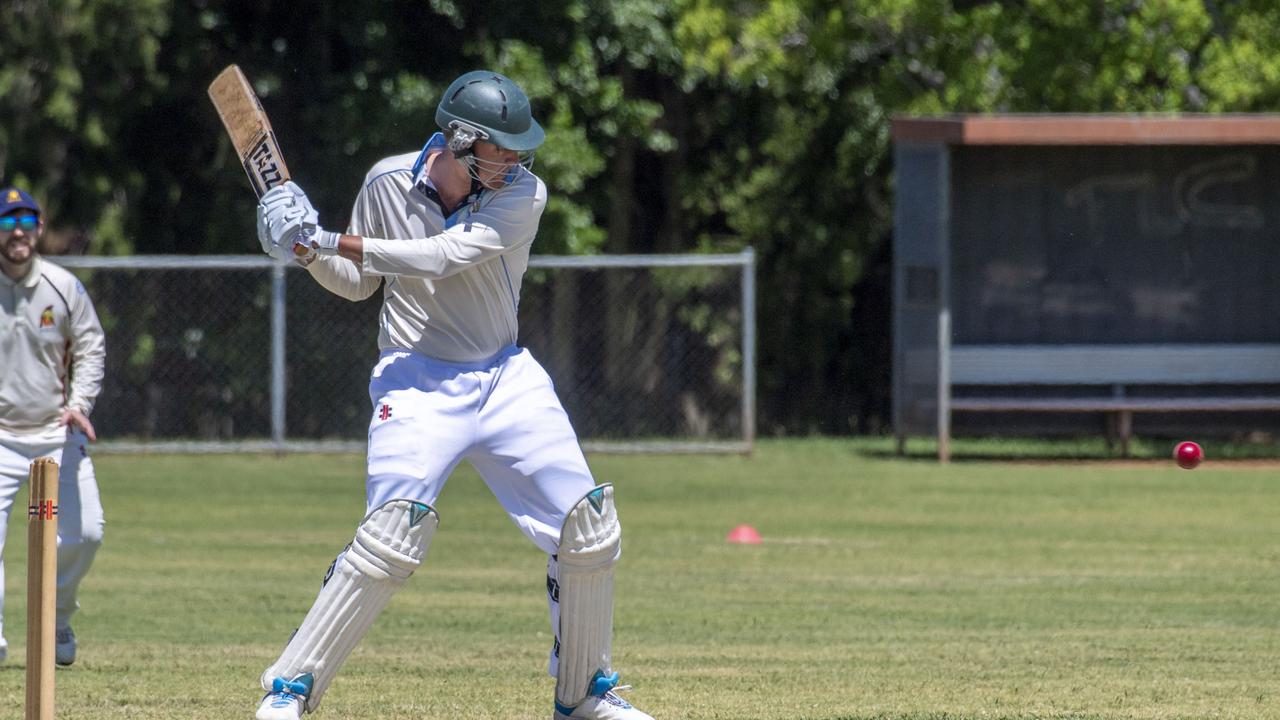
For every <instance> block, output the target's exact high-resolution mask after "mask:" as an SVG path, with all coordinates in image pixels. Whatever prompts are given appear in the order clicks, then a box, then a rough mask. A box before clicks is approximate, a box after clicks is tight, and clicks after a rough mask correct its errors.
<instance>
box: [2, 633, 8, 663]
mask: <svg viewBox="0 0 1280 720" xmlns="http://www.w3.org/2000/svg"><path fill="white" fill-rule="evenodd" d="M7 657H9V643H7V642H5V639H4V638H0V663H2V662H4V661H5V658H7Z"/></svg>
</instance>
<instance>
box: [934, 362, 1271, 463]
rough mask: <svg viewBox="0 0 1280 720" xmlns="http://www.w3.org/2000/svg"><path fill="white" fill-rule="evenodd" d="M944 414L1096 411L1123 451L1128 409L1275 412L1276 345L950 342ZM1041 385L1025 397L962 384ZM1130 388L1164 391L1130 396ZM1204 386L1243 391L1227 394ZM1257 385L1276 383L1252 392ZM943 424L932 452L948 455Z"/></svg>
mask: <svg viewBox="0 0 1280 720" xmlns="http://www.w3.org/2000/svg"><path fill="white" fill-rule="evenodd" d="M949 360H950V362H949V363H948V365H949V373H950V379H951V393H950V411H951V412H952V413H955V412H1002V413H1011V412H1049V413H1104V414H1106V415H1107V418H1108V423H1109V424H1108V439H1118V440H1119V444H1120V450H1121V453H1122V454H1125V455H1127V454H1128V451H1129V440H1130V437H1131V435H1132V429H1133V415H1134V413H1175V412H1257V411H1280V344H1222V345H1056V346H1055V345H956V346H952V348H951V353H950V358H949ZM1016 386H1028V387H1034V386H1041V387H1039V388H1037V389H1036V390H1035V392H1034V393H1032V394H1030V395H1029V396H1028V397H1011V396H1009V395H1008V394H1000V393H995V392H988V393H987V394H986V395H982V394H981V393H980V392H979V393H977V394H975V393H974V392H972V391H970V392H966V390H965V388H967V387H975V388H977V387H982V388H1001V389H1004V388H1013V387H1016ZM1072 386H1077V387H1078V386H1091V387H1095V388H1097V389H1098V390H1099V392H1098V394H1097V395H1096V396H1094V395H1090V396H1087V397H1077V396H1068V395H1067V394H1065V393H1059V395H1058V396H1054V395H1053V393H1052V391H1051V390H1050V389H1049V388H1050V387H1072ZM1131 386H1142V387H1143V388H1144V389H1154V388H1157V387H1158V386H1166V387H1161V388H1160V389H1161V390H1164V392H1161V393H1159V395H1155V394H1152V395H1149V396H1143V395H1130V394H1129V388H1130V387H1131ZM1209 386H1215V387H1216V388H1220V389H1230V388H1231V387H1232V386H1237V387H1240V388H1247V389H1248V390H1247V391H1246V392H1244V393H1239V392H1237V393H1236V394H1232V395H1222V394H1214V393H1210V392H1208V389H1209ZM1258 386H1277V387H1272V388H1266V391H1265V392H1258V390H1257V388H1258ZM949 434H950V433H949V423H945V424H944V427H941V428H940V429H939V437H938V453H939V456H940V457H941V458H942V459H944V460H945V459H946V456H947V454H948V453H949V445H950V437H949Z"/></svg>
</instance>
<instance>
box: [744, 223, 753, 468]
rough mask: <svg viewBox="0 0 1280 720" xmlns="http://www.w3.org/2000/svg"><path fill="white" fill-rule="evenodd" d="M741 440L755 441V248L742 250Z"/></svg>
mask: <svg viewBox="0 0 1280 720" xmlns="http://www.w3.org/2000/svg"><path fill="white" fill-rule="evenodd" d="M742 256H743V259H744V262H743V263H742V439H743V441H744V442H746V444H747V452H751V448H752V447H753V446H754V445H755V441H756V251H755V250H754V249H753V248H745V249H744V250H743V251H742Z"/></svg>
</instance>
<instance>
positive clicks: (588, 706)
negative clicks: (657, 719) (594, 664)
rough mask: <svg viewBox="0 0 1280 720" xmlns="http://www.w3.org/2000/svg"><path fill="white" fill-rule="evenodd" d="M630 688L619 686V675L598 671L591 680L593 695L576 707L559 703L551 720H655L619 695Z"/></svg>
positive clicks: (628, 686)
mask: <svg viewBox="0 0 1280 720" xmlns="http://www.w3.org/2000/svg"><path fill="white" fill-rule="evenodd" d="M630 688H631V686H630V685H618V673H613V674H612V675H605V674H604V673H603V672H601V671H599V670H597V671H596V674H595V677H593V678H592V679H591V694H590V695H587V697H586V699H585V700H583V701H582V702H580V703H578V704H577V705H576V706H574V707H565V706H564V705H561V704H560V703H559V702H557V703H556V711H555V714H554V715H552V716H551V720H653V716H651V715H649V714H648V713H644V712H641V711H639V710H637V709H635V708H634V707H632V706H631V703H629V702H627V701H626V700H623V699H622V698H621V697H620V696H619V695H618V692H619V691H621V690H629V689H630Z"/></svg>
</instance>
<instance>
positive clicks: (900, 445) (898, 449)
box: [893, 433, 907, 457]
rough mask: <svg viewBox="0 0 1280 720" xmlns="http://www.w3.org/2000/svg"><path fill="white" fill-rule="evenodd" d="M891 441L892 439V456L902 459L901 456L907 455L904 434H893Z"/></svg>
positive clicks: (905, 436)
mask: <svg viewBox="0 0 1280 720" xmlns="http://www.w3.org/2000/svg"><path fill="white" fill-rule="evenodd" d="M893 439H894V450H893V452H894V454H895V455H897V456H898V457H902V456H903V455H906V454H907V435H906V433H895V434H894V436H893Z"/></svg>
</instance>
